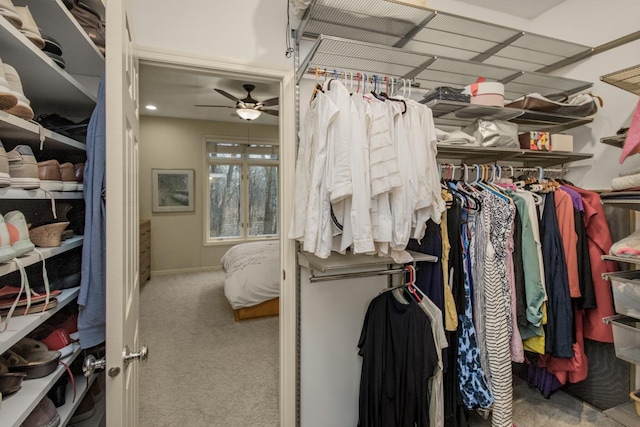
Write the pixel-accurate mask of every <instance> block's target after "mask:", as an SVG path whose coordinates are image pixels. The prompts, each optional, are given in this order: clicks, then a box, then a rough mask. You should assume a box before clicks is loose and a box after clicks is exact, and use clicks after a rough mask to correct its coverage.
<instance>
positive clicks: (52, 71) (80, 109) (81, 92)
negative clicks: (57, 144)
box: [0, 17, 97, 119]
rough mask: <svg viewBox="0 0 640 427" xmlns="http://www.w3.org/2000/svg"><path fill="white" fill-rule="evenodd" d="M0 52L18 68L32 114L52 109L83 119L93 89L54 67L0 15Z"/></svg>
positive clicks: (93, 97) (89, 110) (90, 109)
mask: <svg viewBox="0 0 640 427" xmlns="http://www.w3.org/2000/svg"><path fill="white" fill-rule="evenodd" d="M0 55H1V59H2V62H6V63H7V64H10V65H12V66H13V67H15V69H16V70H17V71H18V73H19V75H20V80H21V82H22V88H23V90H24V93H25V96H26V97H27V98H28V99H29V101H30V102H31V108H32V109H33V110H34V112H35V113H36V116H37V115H39V114H48V113H54V112H55V113H57V114H59V115H61V116H63V117H67V118H80V119H84V118H86V117H89V116H90V115H91V113H92V112H93V108H94V107H95V104H96V94H97V92H96V91H95V90H89V89H87V88H86V87H85V86H83V85H82V84H80V83H79V82H78V81H77V80H76V79H75V78H73V77H72V76H71V75H70V74H69V73H68V72H67V71H65V70H63V69H62V68H60V67H59V66H57V65H56V64H55V63H54V62H53V60H52V59H51V58H49V57H48V56H47V55H46V54H45V53H44V52H43V51H41V50H40V49H38V48H37V47H36V46H35V45H34V44H33V43H32V42H31V41H29V39H27V38H26V37H25V36H24V35H23V34H22V33H20V31H18V30H17V29H16V28H15V27H14V26H13V25H11V24H10V23H9V22H8V21H7V20H6V19H4V17H0Z"/></svg>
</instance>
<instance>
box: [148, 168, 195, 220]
mask: <svg viewBox="0 0 640 427" xmlns="http://www.w3.org/2000/svg"><path fill="white" fill-rule="evenodd" d="M151 174H152V175H151V186H152V188H151V190H152V191H151V194H152V195H151V198H152V203H151V205H152V206H151V210H152V211H153V212H190V211H193V210H194V209H195V206H194V205H195V196H194V189H193V188H194V183H193V179H194V174H195V172H194V170H193V169H151Z"/></svg>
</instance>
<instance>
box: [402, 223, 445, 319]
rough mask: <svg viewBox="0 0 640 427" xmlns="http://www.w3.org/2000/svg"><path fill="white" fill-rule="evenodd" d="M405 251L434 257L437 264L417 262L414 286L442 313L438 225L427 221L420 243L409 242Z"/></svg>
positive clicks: (442, 299)
mask: <svg viewBox="0 0 640 427" xmlns="http://www.w3.org/2000/svg"><path fill="white" fill-rule="evenodd" d="M407 249H409V250H411V251H416V252H420V253H423V254H429V255H434V256H436V257H437V258H438V261H437V262H423V261H420V262H417V263H416V266H417V268H418V271H417V272H416V286H417V287H418V288H420V290H421V291H422V292H424V293H425V295H426V296H428V297H429V299H430V300H431V301H433V302H434V304H435V305H437V306H438V308H439V309H440V311H442V312H443V313H444V287H443V286H444V282H443V281H444V277H443V275H442V232H441V230H440V224H436V223H435V222H433V221H432V220H429V221H427V230H426V231H425V234H424V237H423V238H422V241H421V242H420V243H418V241H417V240H415V239H411V240H409V244H408V245H407Z"/></svg>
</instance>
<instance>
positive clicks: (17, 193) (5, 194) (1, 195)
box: [0, 187, 84, 271]
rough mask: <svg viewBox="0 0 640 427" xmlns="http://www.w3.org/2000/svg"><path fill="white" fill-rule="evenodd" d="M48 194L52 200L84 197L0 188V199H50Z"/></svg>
mask: <svg viewBox="0 0 640 427" xmlns="http://www.w3.org/2000/svg"><path fill="white" fill-rule="evenodd" d="M49 194H51V197H53V199H54V200H72V199H82V198H83V197H84V196H83V192H82V191H50V192H49V193H46V192H45V191H44V190H23V189H21V188H11V187H5V188H0V199H23V200H38V199H50V198H51V197H49ZM0 271H1V270H0Z"/></svg>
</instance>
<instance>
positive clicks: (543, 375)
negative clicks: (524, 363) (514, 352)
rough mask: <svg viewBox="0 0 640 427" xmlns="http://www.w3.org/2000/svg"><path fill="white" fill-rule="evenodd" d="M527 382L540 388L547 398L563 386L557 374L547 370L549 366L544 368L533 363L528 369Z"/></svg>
mask: <svg viewBox="0 0 640 427" xmlns="http://www.w3.org/2000/svg"><path fill="white" fill-rule="evenodd" d="M527 384H529V386H530V387H534V388H537V389H538V390H540V393H542V396H543V397H544V398H545V399H548V398H549V397H550V396H551V393H553V392H554V391H556V390H558V389H559V388H560V387H561V386H562V384H560V381H558V379H557V378H556V376H555V375H553V374H552V373H550V372H549V371H547V368H542V367H540V366H537V365H534V364H532V363H530V364H529V369H528V371H527Z"/></svg>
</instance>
